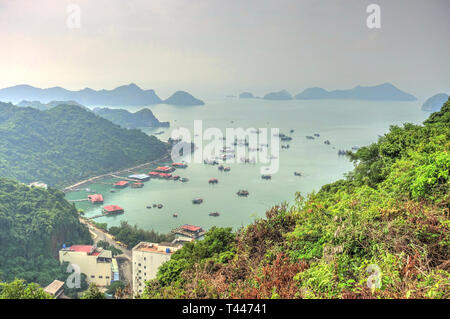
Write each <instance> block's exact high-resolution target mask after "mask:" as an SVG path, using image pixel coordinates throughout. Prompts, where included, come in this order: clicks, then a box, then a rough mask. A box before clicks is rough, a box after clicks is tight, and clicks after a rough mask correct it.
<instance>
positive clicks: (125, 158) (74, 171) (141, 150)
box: [0, 103, 169, 186]
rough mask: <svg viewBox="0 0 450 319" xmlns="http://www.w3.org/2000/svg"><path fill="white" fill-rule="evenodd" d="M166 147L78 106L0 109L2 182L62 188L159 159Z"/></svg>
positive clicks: (0, 170)
mask: <svg viewBox="0 0 450 319" xmlns="http://www.w3.org/2000/svg"><path fill="white" fill-rule="evenodd" d="M168 148H169V147H168V145H167V144H166V143H163V142H161V141H159V140H158V139H157V138H155V137H154V136H148V135H146V134H145V133H143V132H141V131H139V130H127V129H124V128H121V127H120V126H118V125H116V124H113V123H111V122H110V121H108V120H105V119H103V118H101V117H99V116H97V115H95V114H93V113H92V112H88V111H86V110H84V109H83V108H81V107H79V106H74V105H59V106H57V107H54V108H52V109H50V110H46V111H39V110H36V109H32V108H23V107H16V106H14V105H12V104H6V103H0V176H3V177H9V178H14V179H17V180H19V181H21V182H32V181H42V182H45V183H47V184H49V185H55V186H60V185H62V184H68V183H70V182H74V181H78V180H81V179H83V178H85V177H88V176H94V175H100V174H102V173H106V172H110V171H114V170H118V169H122V168H127V167H131V166H133V165H137V164H141V163H145V162H148V161H151V160H154V159H157V158H160V157H161V156H163V155H164V154H166V153H167V150H168Z"/></svg>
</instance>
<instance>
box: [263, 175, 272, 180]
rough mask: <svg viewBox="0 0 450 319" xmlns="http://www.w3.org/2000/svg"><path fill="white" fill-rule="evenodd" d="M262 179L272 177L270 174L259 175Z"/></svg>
mask: <svg viewBox="0 0 450 319" xmlns="http://www.w3.org/2000/svg"><path fill="white" fill-rule="evenodd" d="M261 178H262V179H272V176H271V175H261Z"/></svg>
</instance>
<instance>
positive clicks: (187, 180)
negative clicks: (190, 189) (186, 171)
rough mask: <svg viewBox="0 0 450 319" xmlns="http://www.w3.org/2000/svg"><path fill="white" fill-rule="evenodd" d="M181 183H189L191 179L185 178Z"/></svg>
mask: <svg viewBox="0 0 450 319" xmlns="http://www.w3.org/2000/svg"><path fill="white" fill-rule="evenodd" d="M180 181H181V182H182V183H186V182H189V178H187V177H183V178H182V179H180Z"/></svg>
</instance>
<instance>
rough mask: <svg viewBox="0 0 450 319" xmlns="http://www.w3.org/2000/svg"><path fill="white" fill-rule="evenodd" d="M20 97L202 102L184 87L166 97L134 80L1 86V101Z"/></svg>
mask: <svg viewBox="0 0 450 319" xmlns="http://www.w3.org/2000/svg"><path fill="white" fill-rule="evenodd" d="M22 100H29V101H40V103H43V104H45V103H48V102H50V101H53V100H62V101H73V102H75V101H76V103H80V104H83V105H88V106H143V105H152V104H171V105H203V104H205V103H204V102H203V101H202V100H199V99H197V98H195V97H193V96H192V95H191V94H189V93H187V92H184V91H177V92H175V93H174V94H173V95H172V96H171V97H169V98H168V99H166V100H162V99H161V98H159V97H158V95H156V93H155V91H154V90H143V89H141V88H140V87H138V86H137V85H136V84H134V83H131V84H128V85H122V86H119V87H117V88H115V89H113V90H93V89H90V88H85V89H82V90H79V91H70V90H67V89H64V88H62V87H52V88H47V89H41V88H36V87H33V86H30V85H16V86H12V87H8V88H4V89H0V101H4V102H13V103H17V102H19V101H22Z"/></svg>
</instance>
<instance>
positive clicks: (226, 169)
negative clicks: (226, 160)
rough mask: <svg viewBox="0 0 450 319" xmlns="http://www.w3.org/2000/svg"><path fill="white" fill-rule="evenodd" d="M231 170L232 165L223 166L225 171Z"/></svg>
mask: <svg viewBox="0 0 450 319" xmlns="http://www.w3.org/2000/svg"><path fill="white" fill-rule="evenodd" d="M230 170H231V167H230V166H227V167H224V168H223V171H224V172H229V171H230Z"/></svg>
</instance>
